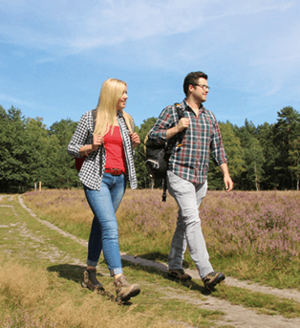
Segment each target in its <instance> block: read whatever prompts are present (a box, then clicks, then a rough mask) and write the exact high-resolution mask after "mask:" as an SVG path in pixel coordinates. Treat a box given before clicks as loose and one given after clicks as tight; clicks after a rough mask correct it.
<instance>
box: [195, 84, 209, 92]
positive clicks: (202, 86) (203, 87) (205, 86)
mask: <svg viewBox="0 0 300 328" xmlns="http://www.w3.org/2000/svg"><path fill="white" fill-rule="evenodd" d="M194 85H197V86H198V87H200V88H202V89H203V90H204V91H209V89H210V87H209V86H208V85H206V84H194Z"/></svg>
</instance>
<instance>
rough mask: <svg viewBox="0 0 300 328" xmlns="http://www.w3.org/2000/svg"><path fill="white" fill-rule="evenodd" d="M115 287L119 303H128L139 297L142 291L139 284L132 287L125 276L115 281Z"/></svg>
mask: <svg viewBox="0 0 300 328" xmlns="http://www.w3.org/2000/svg"><path fill="white" fill-rule="evenodd" d="M114 285H115V287H116V293H117V301H121V302H126V301H128V300H129V299H130V298H131V297H134V296H137V295H138V294H139V293H140V291H141V289H140V286H139V285H138V284H133V285H131V284H130V283H129V282H128V281H127V279H126V277H125V276H124V275H121V276H120V277H119V278H118V279H117V280H115V282H114Z"/></svg>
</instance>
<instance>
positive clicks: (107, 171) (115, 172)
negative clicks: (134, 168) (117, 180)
mask: <svg viewBox="0 0 300 328" xmlns="http://www.w3.org/2000/svg"><path fill="white" fill-rule="evenodd" d="M104 172H105V173H109V174H111V175H121V174H123V172H122V170H120V169H105V171H104Z"/></svg>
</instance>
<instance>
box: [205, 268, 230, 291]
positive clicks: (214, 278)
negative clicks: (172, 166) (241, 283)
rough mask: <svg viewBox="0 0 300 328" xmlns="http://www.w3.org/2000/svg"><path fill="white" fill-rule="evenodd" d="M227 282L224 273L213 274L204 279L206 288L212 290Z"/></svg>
mask: <svg viewBox="0 0 300 328" xmlns="http://www.w3.org/2000/svg"><path fill="white" fill-rule="evenodd" d="M223 280H225V275H224V274H223V273H222V272H211V273H209V274H208V275H207V276H206V277H205V278H203V279H202V281H203V283H204V286H205V288H207V289H209V290H212V289H213V288H214V287H215V286H216V285H217V284H219V283H220V282H221V281H223Z"/></svg>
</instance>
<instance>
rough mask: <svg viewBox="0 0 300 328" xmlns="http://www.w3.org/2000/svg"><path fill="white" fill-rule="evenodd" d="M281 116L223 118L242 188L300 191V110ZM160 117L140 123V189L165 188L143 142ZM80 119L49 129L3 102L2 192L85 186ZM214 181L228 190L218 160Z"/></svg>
mask: <svg viewBox="0 0 300 328" xmlns="http://www.w3.org/2000/svg"><path fill="white" fill-rule="evenodd" d="M277 114H278V118H277V122H275V123H274V124H269V123H264V124H262V125H258V126H255V125H254V124H253V123H252V122H251V121H250V122H249V121H248V120H247V119H246V120H245V123H244V125H243V126H241V127H238V126H237V125H233V124H231V123H230V122H228V121H227V122H225V123H224V122H219V125H220V129H221V132H222V137H223V142H224V145H225V150H226V153H227V156H228V160H229V162H228V165H229V169H230V174H231V176H232V179H233V181H234V184H235V189H236V190H274V189H278V190H285V189H296V190H299V179H300V114H299V112H297V111H296V110H295V109H294V108H293V107H290V106H288V107H284V108H283V109H282V110H280V111H279V112H277ZM155 121H156V118H155V117H151V118H148V119H146V120H144V121H143V123H142V124H141V126H140V127H137V126H136V127H135V132H137V133H138V134H139V136H140V138H141V141H142V143H141V144H140V145H139V146H138V147H136V148H135V164H136V171H137V178H138V185H139V188H153V187H154V188H157V187H161V186H162V181H160V180H158V181H152V180H151V179H150V177H149V175H148V173H147V171H146V167H145V164H144V159H145V158H144V145H143V141H144V139H145V137H146V135H147V133H148V132H149V130H150V129H151V127H152V126H153V124H154V123H155ZM77 123H78V122H74V121H72V120H71V119H66V120H65V119H62V120H61V121H60V122H55V123H53V124H52V125H51V126H50V128H47V127H46V126H45V124H43V119H42V118H40V117H37V118H34V119H33V118H26V117H24V116H23V115H22V112H21V110H20V109H18V108H15V107H13V106H12V107H11V108H10V109H8V110H5V109H4V108H3V107H2V106H1V105H0V192H24V191H27V190H31V189H33V188H34V184H35V183H38V182H39V181H41V183H42V187H44V188H74V187H81V183H80V181H79V179H78V172H77V170H76V169H75V161H74V159H73V158H71V157H70V156H69V155H68V154H67V151H66V148H67V145H68V143H69V141H70V139H71V137H72V135H73V133H74V131H75V129H76V126H77ZM208 180H209V189H211V190H221V189H223V188H224V186H223V178H222V174H221V172H220V170H219V168H218V167H217V166H216V165H215V164H214V162H213V159H212V158H211V159H210V169H209V173H208Z"/></svg>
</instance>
